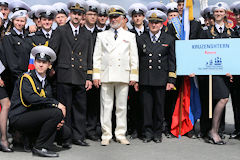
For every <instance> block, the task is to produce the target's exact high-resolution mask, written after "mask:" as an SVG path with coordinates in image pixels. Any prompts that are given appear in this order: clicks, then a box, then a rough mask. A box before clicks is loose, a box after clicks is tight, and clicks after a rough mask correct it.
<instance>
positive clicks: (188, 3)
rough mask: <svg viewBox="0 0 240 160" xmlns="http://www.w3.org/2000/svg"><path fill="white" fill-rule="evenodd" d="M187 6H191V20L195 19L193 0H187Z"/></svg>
mask: <svg viewBox="0 0 240 160" xmlns="http://www.w3.org/2000/svg"><path fill="white" fill-rule="evenodd" d="M186 7H187V8H189V21H192V20H193V19H194V17H193V0H186Z"/></svg>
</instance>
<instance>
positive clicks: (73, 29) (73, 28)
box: [69, 22, 79, 35]
mask: <svg viewBox="0 0 240 160" xmlns="http://www.w3.org/2000/svg"><path fill="white" fill-rule="evenodd" d="M69 24H70V26H71V28H72V32H73V35H75V30H77V34H78V33H79V25H78V26H77V28H76V27H74V25H73V24H72V22H69Z"/></svg>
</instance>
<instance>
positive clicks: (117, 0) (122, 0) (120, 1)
mask: <svg viewBox="0 0 240 160" xmlns="http://www.w3.org/2000/svg"><path fill="white" fill-rule="evenodd" d="M23 1H25V2H26V3H27V4H29V5H30V6H31V5H34V4H36V1H33V0H23ZM98 1H99V2H101V3H107V4H109V5H112V4H117V5H121V6H123V7H124V8H125V9H126V10H127V9H128V7H129V6H130V5H131V4H133V3H139V2H140V3H143V4H145V5H146V4H148V3H149V2H151V1H156V0H111V1H110V2H109V0H98ZM161 1H162V2H163V3H164V4H167V3H168V2H170V0H161ZM175 1H176V0H175ZM221 1H222V2H226V3H228V4H229V5H230V4H232V3H233V2H235V1H236V0H221ZM39 2H40V3H41V4H53V3H55V2H65V3H67V2H68V0H40V1H39ZM217 2H219V0H208V4H209V5H211V4H215V3H217ZM199 8H200V4H199V0H195V4H194V16H195V17H199V10H200V9H199Z"/></svg>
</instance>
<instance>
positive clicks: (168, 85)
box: [166, 83, 175, 91]
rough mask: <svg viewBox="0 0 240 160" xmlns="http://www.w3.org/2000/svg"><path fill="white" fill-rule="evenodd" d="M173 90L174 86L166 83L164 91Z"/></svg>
mask: <svg viewBox="0 0 240 160" xmlns="http://www.w3.org/2000/svg"><path fill="white" fill-rule="evenodd" d="M174 88H175V86H174V84H172V83H167V86H166V90H167V91H170V90H173V89H174Z"/></svg>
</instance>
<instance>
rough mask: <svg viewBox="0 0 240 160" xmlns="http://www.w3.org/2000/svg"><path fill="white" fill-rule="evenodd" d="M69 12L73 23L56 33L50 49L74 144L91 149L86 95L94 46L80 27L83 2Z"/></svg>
mask: <svg viewBox="0 0 240 160" xmlns="http://www.w3.org/2000/svg"><path fill="white" fill-rule="evenodd" d="M68 8H69V9H70V14H69V16H70V20H69V22H68V23H66V24H65V25H63V26H59V27H58V28H57V29H56V30H55V32H54V34H53V36H52V38H51V39H50V42H49V46H50V47H51V48H53V49H54V50H55V51H56V54H57V56H58V58H57V61H56V63H55V64H54V65H53V68H54V69H55V71H56V75H57V99H58V100H59V101H60V102H61V103H63V104H64V105H65V106H67V116H66V125H67V126H69V127H70V128H71V129H72V141H73V143H74V144H77V145H81V146H88V145H89V144H88V143H86V141H85V139H86V137H85V134H86V111H87V99H86V92H87V91H88V90H90V89H91V88H92V82H91V80H92V54H93V42H92V35H91V33H90V32H89V31H88V30H87V29H86V28H85V27H81V26H80V21H81V19H82V18H83V17H84V15H85V12H86V11H87V8H88V6H87V4H86V2H85V1H84V0H70V1H69V2H68ZM73 103H74V105H73Z"/></svg>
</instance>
